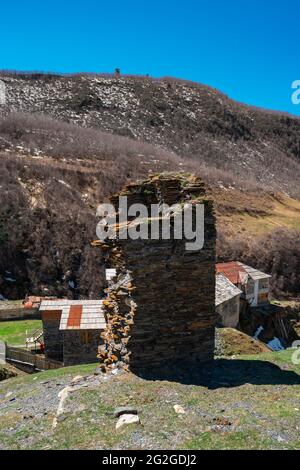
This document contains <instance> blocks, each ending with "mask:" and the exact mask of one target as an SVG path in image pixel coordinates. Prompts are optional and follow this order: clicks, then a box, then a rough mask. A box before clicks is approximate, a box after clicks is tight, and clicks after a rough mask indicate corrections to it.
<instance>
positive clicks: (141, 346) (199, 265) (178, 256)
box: [93, 173, 216, 374]
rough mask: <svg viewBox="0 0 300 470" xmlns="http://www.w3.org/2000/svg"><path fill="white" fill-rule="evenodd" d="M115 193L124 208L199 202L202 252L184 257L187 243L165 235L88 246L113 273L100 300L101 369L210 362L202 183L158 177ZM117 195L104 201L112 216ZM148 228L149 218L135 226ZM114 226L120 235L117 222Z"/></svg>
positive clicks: (210, 238)
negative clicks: (102, 321) (122, 198)
mask: <svg viewBox="0 0 300 470" xmlns="http://www.w3.org/2000/svg"><path fill="white" fill-rule="evenodd" d="M120 194H121V195H122V196H127V198H128V205H130V204H135V203H142V204H144V205H145V206H147V207H148V208H150V206H151V204H157V203H159V204H162V203H165V204H168V205H169V206H170V205H173V204H179V205H180V207H182V208H183V207H184V204H185V203H189V204H191V205H192V206H193V207H196V204H203V205H204V211H205V218H204V246H203V248H202V249H200V250H197V251H187V249H186V242H187V240H186V239H185V238H183V239H175V237H174V233H173V232H172V234H171V237H170V239H168V240H165V239H162V238H161V237H159V239H154V240H153V239H148V240H141V239H137V240H132V239H126V240H123V239H118V238H117V239H115V240H106V241H105V242H103V241H100V240H99V241H96V242H94V243H93V244H94V246H98V247H100V248H101V249H102V253H103V257H104V262H105V266H106V267H107V268H115V269H116V278H115V280H114V282H111V283H110V285H109V287H108V288H107V289H106V295H107V297H106V299H105V301H104V305H105V316H106V321H107V328H106V330H105V331H104V333H103V335H102V337H103V340H104V344H103V346H101V348H100V350H99V358H100V361H101V368H102V369H103V370H104V371H105V370H106V369H107V368H111V367H116V366H124V367H125V368H128V369H130V370H132V371H135V372H147V373H150V374H151V373H152V372H155V371H157V370H160V371H164V370H168V371H170V370H171V369H176V368H185V367H189V368H190V367H194V366H196V367H197V365H199V364H201V363H203V362H205V361H209V360H212V359H213V352H214V329H215V322H216V314H215V243H216V229H215V217H214V212H213V203H212V201H211V200H210V199H209V198H208V197H207V195H206V191H205V187H204V184H203V182H202V180H201V179H200V178H199V177H196V176H193V175H189V174H180V173H179V174H178V173H176V174H174V173H165V174H159V175H154V176H151V177H149V179H147V180H145V181H141V182H137V183H134V184H129V185H128V186H127V187H126V188H125V189H124V190H123V191H122V192H121V193H120ZM120 194H117V195H115V196H113V197H112V198H111V202H112V204H113V205H114V206H115V208H116V211H117V210H118V197H119V195H120ZM193 214H194V213H193ZM167 217H170V218H171V219H172V217H173V218H174V214H172V213H171V214H169V215H167ZM161 219H162V217H161ZM150 223H151V216H149V217H148V218H147V219H145V220H143V221H142V222H141V224H147V225H148V226H149V225H150ZM171 226H172V223H171ZM115 228H116V231H117V233H120V230H121V228H122V227H121V224H119V225H118V224H116V226H115Z"/></svg>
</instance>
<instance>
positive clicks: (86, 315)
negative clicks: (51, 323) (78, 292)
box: [40, 300, 106, 330]
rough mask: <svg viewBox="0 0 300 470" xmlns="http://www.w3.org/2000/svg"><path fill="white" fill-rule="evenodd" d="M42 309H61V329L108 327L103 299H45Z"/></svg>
mask: <svg viewBox="0 0 300 470" xmlns="http://www.w3.org/2000/svg"><path fill="white" fill-rule="evenodd" d="M40 310H42V311H57V310H61V312H62V314H61V319H60V325H59V329H60V330H103V329H104V328H105V327H106V321H105V317H104V313H103V306H102V300H55V301H43V302H42V303H41V307H40Z"/></svg>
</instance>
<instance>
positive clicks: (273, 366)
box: [0, 351, 300, 449]
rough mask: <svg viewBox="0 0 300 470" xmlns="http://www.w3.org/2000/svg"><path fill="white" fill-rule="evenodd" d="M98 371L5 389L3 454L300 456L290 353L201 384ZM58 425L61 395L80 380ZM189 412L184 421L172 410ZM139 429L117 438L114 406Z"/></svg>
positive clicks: (213, 375)
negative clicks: (292, 452)
mask: <svg viewBox="0 0 300 470" xmlns="http://www.w3.org/2000/svg"><path fill="white" fill-rule="evenodd" d="M94 368H95V365H89V366H76V367H71V368H66V369H59V370H55V371H48V372H44V373H40V374H37V375H30V376H25V377H19V378H13V379H9V380H7V381H5V382H2V383H1V384H0V418H1V419H0V423H1V424H0V448H1V449H7V448H9V449H29V448H30V449H75V448H76V449H111V448H112V449H299V448H300V443H299V430H298V425H299V413H300V411H299V398H300V375H299V374H300V366H299V365H294V364H293V363H292V361H291V351H284V352H282V353H266V354H260V355H256V356H248V357H247V356H246V357H239V358H237V359H235V360H225V359H218V360H216V361H215V366H214V368H211V367H210V368H209V369H206V370H205V371H203V372H202V373H201V374H198V375H197V377H196V378H194V379H193V380H188V379H187V378H186V380H185V381H184V380H183V381H182V383H178V382H167V381H148V380H145V379H141V378H138V377H136V376H133V375H131V374H128V373H124V374H120V375H118V376H114V377H113V376H109V377H101V376H94V375H91V374H93V370H94ZM78 374H81V375H82V376H84V375H86V374H87V377H85V379H84V378H83V379H82V380H81V381H79V382H77V383H76V385H75V386H74V387H73V389H72V390H71V392H70V394H69V396H68V398H67V400H66V402H65V405H64V406H65V410H64V413H63V415H61V416H60V419H59V421H58V424H57V427H56V428H55V429H53V428H52V422H53V418H54V415H55V412H56V409H57V406H58V402H59V398H58V396H57V395H58V392H59V391H60V390H62V389H63V388H64V387H66V386H68V385H70V383H71V380H72V378H74V377H75V376H76V375H78ZM176 404H179V405H181V406H182V407H183V408H184V410H185V414H182V415H178V414H176V413H175V411H174V405H176ZM123 405H124V406H125V405H130V406H134V407H136V409H137V410H138V413H139V417H140V419H141V425H133V426H129V427H125V428H123V429H121V430H119V431H116V429H115V425H116V421H117V420H116V418H115V417H114V409H115V407H117V406H123Z"/></svg>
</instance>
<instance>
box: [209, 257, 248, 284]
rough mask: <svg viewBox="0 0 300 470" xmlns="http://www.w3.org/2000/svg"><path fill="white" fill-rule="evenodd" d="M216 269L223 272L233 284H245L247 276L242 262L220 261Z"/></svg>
mask: <svg viewBox="0 0 300 470" xmlns="http://www.w3.org/2000/svg"><path fill="white" fill-rule="evenodd" d="M216 271H217V273H223V274H224V275H225V276H226V277H227V279H229V280H230V281H231V282H232V283H233V284H243V283H244V282H245V280H246V279H245V278H246V277H247V272H246V270H245V269H244V268H243V266H242V265H241V263H239V262H236V261H230V262H229V263H218V264H217V265H216Z"/></svg>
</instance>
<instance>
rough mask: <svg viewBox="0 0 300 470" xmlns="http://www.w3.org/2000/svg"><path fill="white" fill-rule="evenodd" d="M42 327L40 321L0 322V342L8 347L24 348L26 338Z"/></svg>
mask: <svg viewBox="0 0 300 470" xmlns="http://www.w3.org/2000/svg"><path fill="white" fill-rule="evenodd" d="M41 327H42V322H41V321H40V320H19V321H4V322H0V341H5V342H6V343H7V344H9V345H10V346H25V344H26V338H27V336H30V335H31V334H32V333H33V332H34V331H36V330H37V329H39V328H41Z"/></svg>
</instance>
